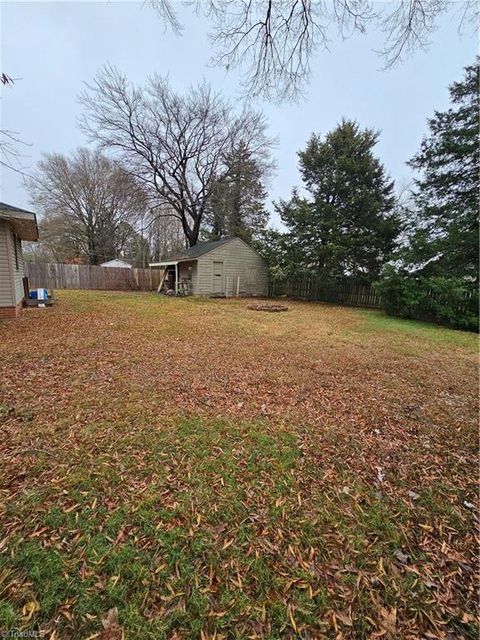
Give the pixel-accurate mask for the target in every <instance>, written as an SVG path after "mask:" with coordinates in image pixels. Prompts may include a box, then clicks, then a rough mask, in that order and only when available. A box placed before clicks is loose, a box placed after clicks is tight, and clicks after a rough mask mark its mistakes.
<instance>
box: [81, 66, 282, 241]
mask: <svg viewBox="0 0 480 640" xmlns="http://www.w3.org/2000/svg"><path fill="white" fill-rule="evenodd" d="M80 100H81V102H82V103H83V105H84V107H85V110H86V111H85V115H84V117H83V119H82V122H81V126H82V128H83V130H84V131H86V132H87V134H88V135H89V136H90V138H91V139H92V140H96V141H97V142H98V143H99V144H100V146H101V147H102V148H103V149H108V150H110V151H112V152H114V153H116V155H117V157H118V158H119V160H120V161H121V163H122V166H123V167H125V169H126V170H127V171H128V172H129V173H130V174H131V175H133V176H134V177H135V179H136V180H138V181H140V182H141V183H142V184H143V185H144V187H145V188H147V190H148V192H149V195H150V198H151V210H152V213H153V217H159V216H168V217H171V216H173V217H175V218H176V219H177V220H179V221H180V223H181V225H182V228H183V232H184V234H185V239H186V242H187V244H188V245H189V246H193V245H195V244H196V243H197V241H198V237H199V233H200V229H201V225H202V221H203V218H204V214H205V210H206V207H207V204H208V201H209V198H210V197H211V193H212V189H213V187H214V185H215V183H216V179H217V177H218V176H219V175H221V174H222V172H223V169H224V161H225V157H226V154H227V153H228V152H229V151H230V150H231V149H232V148H233V147H234V146H235V145H236V144H238V143H239V142H240V141H242V143H243V144H244V145H245V146H246V148H248V149H249V150H250V152H251V153H252V155H253V156H254V157H257V156H262V155H264V154H266V153H268V150H269V147H270V144H271V141H270V140H269V139H268V138H267V136H266V133H265V131H266V121H265V119H264V118H263V116H262V115H261V114H259V113H256V112H253V111H250V110H247V109H245V110H243V111H242V112H241V113H240V114H236V113H235V112H234V111H233V109H232V107H231V106H230V105H229V104H227V103H226V102H225V101H224V100H223V99H222V98H221V97H220V96H219V95H218V94H215V93H213V92H212V90H211V89H210V88H209V87H208V85H206V84H205V83H203V84H200V85H199V86H198V87H195V88H191V89H190V90H189V91H188V92H187V93H186V94H185V95H180V94H178V93H176V92H175V91H173V90H172V88H171V87H170V85H169V83H168V82H167V80H166V79H164V78H162V77H160V76H153V77H152V78H150V79H149V80H148V82H147V84H146V86H145V87H144V88H142V89H139V88H135V87H134V86H132V85H131V84H130V83H129V82H128V80H127V79H126V78H125V77H124V76H123V75H122V74H121V73H120V72H119V71H118V70H116V69H114V68H112V67H105V68H103V70H102V71H101V72H100V73H99V74H98V75H97V77H96V78H95V80H94V82H93V84H91V85H88V86H87V89H86V90H85V91H84V92H83V94H82V95H81V97H80Z"/></svg>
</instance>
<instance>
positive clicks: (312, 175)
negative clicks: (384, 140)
mask: <svg viewBox="0 0 480 640" xmlns="http://www.w3.org/2000/svg"><path fill="white" fill-rule="evenodd" d="M378 136H379V134H378V132H376V131H373V130H371V129H364V130H361V129H360V127H359V126H358V124H357V123H356V122H353V121H350V120H344V121H342V122H341V123H340V124H339V125H338V126H337V127H336V129H334V130H333V131H332V132H330V133H328V134H327V135H326V136H325V139H324V140H322V139H321V137H320V136H317V135H313V136H312V137H311V138H310V140H309V142H308V144H307V147H306V149H305V150H304V151H301V152H300V153H299V154H298V155H299V158H300V172H301V175H302V178H303V182H304V186H305V188H306V190H307V191H308V192H309V194H310V197H307V198H304V197H301V196H300V195H299V193H298V192H297V191H294V193H293V195H292V198H291V200H290V201H289V202H280V204H279V205H277V210H278V211H279V213H280V216H281V219H282V221H283V223H284V224H285V225H286V227H287V228H288V230H289V233H288V235H287V236H286V237H284V238H283V239H282V242H283V243H284V244H285V243H288V246H289V252H290V255H291V256H292V261H291V265H290V266H291V267H295V268H296V269H297V270H302V271H309V272H316V273H319V274H322V275H324V276H326V277H342V276H345V275H350V276H354V277H356V278H358V279H363V280H371V279H373V278H375V277H376V276H377V274H378V273H379V271H380V268H381V266H382V264H383V263H384V262H385V261H386V260H387V259H388V258H389V256H390V254H391V252H392V250H393V248H394V247H395V240H396V238H397V236H398V234H399V229H400V223H399V219H398V216H397V214H396V208H395V204H396V203H395V196H394V193H393V182H392V181H391V180H390V179H389V178H388V177H387V175H386V172H385V169H384V167H383V165H382V163H381V162H380V161H379V160H378V158H376V157H375V156H374V154H373V148H374V147H375V145H376V143H377V141H378Z"/></svg>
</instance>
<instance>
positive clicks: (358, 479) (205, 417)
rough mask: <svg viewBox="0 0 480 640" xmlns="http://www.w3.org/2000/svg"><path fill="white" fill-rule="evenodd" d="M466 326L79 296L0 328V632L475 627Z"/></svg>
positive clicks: (350, 632)
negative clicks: (453, 328) (449, 327)
mask: <svg viewBox="0 0 480 640" xmlns="http://www.w3.org/2000/svg"><path fill="white" fill-rule="evenodd" d="M476 371H477V358H476V353H475V337H474V336H472V335H469V334H463V333H460V332H452V331H448V330H443V329H439V328H435V327H431V328H429V327H422V326H421V325H416V324H415V323H402V322H399V321H390V320H383V319H382V317H381V316H380V315H379V314H378V313H372V312H363V311H356V310H350V309H346V308H339V307H330V306H323V305H309V304H302V303H291V304H290V313H288V314H252V313H250V312H249V311H248V310H247V309H246V308H245V303H244V302H242V301H240V302H237V301H233V300H228V301H209V300H205V301H202V300H195V299H182V300H177V299H169V298H161V299H159V298H158V297H156V296H153V295H142V294H108V293H94V292H68V293H63V294H61V295H60V303H59V305H58V306H57V307H56V308H55V309H53V310H51V311H48V312H44V313H43V314H35V313H29V314H28V315H25V316H24V317H23V318H21V319H20V320H18V321H15V322H5V323H3V324H0V432H1V437H2V457H1V473H0V485H1V486H0V491H1V499H0V505H1V506H0V527H1V531H2V534H1V535H0V630H2V631H4V630H8V629H13V628H17V627H18V628H20V629H24V630H26V629H35V630H38V631H41V632H43V633H44V637H47V638H52V639H55V640H58V639H63V638H65V639H71V638H74V639H76V638H82V639H85V638H88V637H90V638H103V639H104V640H106V639H107V638H112V639H116V638H135V639H137V638H142V640H143V639H144V638H152V639H155V640H157V639H159V638H171V639H173V638H203V639H205V640H206V639H207V638H208V639H210V638H212V639H213V638H217V639H218V640H220V639H221V638H225V639H226V638H234V637H236V638H272V639H273V638H280V637H282V638H305V639H314V638H318V639H320V638H336V639H338V640H340V639H345V640H347V639H352V640H353V639H357V638H372V639H373V638H392V639H393V638H406V639H409V638H411V639H414V638H422V639H435V638H438V639H445V640H453V639H461V638H465V639H467V638H476V637H477V635H478V619H477V617H476V616H477V612H476V603H477V601H478V600H477V598H478V594H477V592H476V590H477V584H478V581H477V575H476V566H477V565H476V558H477V541H476V538H475V534H476V531H477V525H478V518H477V513H478V511H477V507H478V502H477V491H476V477H477V441H476V416H477V401H476V395H477V394H476Z"/></svg>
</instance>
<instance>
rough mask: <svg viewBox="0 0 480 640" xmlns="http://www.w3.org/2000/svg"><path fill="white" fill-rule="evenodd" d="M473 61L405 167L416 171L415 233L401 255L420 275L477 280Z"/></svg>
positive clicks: (478, 167)
mask: <svg viewBox="0 0 480 640" xmlns="http://www.w3.org/2000/svg"><path fill="white" fill-rule="evenodd" d="M478 87H479V60H478V59H477V61H476V62H475V64H473V65H471V66H468V67H466V68H465V76H464V78H463V80H462V81H461V82H455V83H453V84H452V85H451V87H450V99H451V102H452V106H451V107H450V108H449V109H447V110H446V111H436V112H435V115H434V116H433V118H431V119H430V120H429V122H428V124H429V134H428V136H427V137H425V138H424V140H423V141H422V144H421V148H420V151H419V152H418V153H417V155H416V156H415V157H414V158H412V160H411V161H410V162H409V164H410V166H412V167H414V168H415V169H418V170H419V171H420V172H421V177H420V178H419V179H418V180H417V181H416V187H415V193H414V202H415V205H416V209H417V212H416V213H417V220H416V225H415V226H416V228H415V232H414V233H413V235H412V237H411V240H410V246H409V248H408V249H407V250H406V252H405V254H404V255H405V259H406V262H407V263H408V264H409V265H415V266H417V267H421V272H422V274H423V275H435V276H445V277H450V276H454V277H461V278H465V277H466V278H468V279H469V280H472V279H473V280H476V281H478V268H479V261H478V210H479V188H480V162H479V159H480V156H479V144H478V143H479V108H480V101H479V91H478Z"/></svg>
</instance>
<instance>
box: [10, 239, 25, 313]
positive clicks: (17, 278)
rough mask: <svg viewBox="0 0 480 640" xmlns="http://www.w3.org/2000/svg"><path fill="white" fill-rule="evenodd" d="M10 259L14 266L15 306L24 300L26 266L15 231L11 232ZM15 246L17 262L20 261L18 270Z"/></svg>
mask: <svg viewBox="0 0 480 640" xmlns="http://www.w3.org/2000/svg"><path fill="white" fill-rule="evenodd" d="M9 235H10V258H11V264H12V273H13V293H14V305H15V306H16V305H18V304H20V303H21V302H22V300H23V275H24V266H23V253H22V243H21V242H20V240H19V239H18V238H17V237H16V236H15V234H14V233H13V231H10V234H9ZM15 244H16V245H17V260H18V269H17V263H16V260H15Z"/></svg>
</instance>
